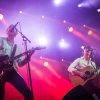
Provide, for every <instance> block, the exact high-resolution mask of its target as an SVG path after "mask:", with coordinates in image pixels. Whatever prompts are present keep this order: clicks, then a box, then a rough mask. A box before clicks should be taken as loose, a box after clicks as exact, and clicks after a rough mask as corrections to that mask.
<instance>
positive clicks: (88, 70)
mask: <svg viewBox="0 0 100 100" xmlns="http://www.w3.org/2000/svg"><path fill="white" fill-rule="evenodd" d="M78 70H79V71H80V72H81V73H83V74H84V76H85V77H81V76H80V75H72V74H71V73H69V79H70V81H71V83H72V84H73V86H75V87H76V86H78V85H82V86H83V85H84V84H85V83H86V82H87V81H89V80H91V79H94V78H96V76H97V75H98V74H99V73H96V72H100V69H98V68H96V69H93V68H92V67H90V66H87V67H85V68H83V69H78Z"/></svg>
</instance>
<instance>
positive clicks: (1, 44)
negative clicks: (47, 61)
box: [0, 25, 34, 100]
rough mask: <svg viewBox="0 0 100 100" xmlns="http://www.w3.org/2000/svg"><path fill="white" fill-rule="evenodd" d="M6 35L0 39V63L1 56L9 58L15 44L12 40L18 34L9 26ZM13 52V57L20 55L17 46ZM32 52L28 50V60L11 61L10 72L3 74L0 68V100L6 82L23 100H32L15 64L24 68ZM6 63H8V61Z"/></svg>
mask: <svg viewBox="0 0 100 100" xmlns="http://www.w3.org/2000/svg"><path fill="white" fill-rule="evenodd" d="M6 33H7V37H0V61H2V60H3V56H5V55H8V57H10V56H11V53H12V50H13V46H14V44H15V43H14V39H15V37H16V35H17V34H18V31H17V29H16V28H15V27H14V25H10V26H9V27H8V28H7V30H6ZM15 51H16V52H15V55H17V54H20V53H21V52H20V48H19V47H18V45H17V47H16V50H15ZM33 52H34V51H31V50H30V52H29V54H28V58H29V59H27V58H26V57H25V58H24V59H22V58H18V59H17V60H16V61H13V65H12V66H11V67H12V70H10V71H8V72H7V71H5V74H4V72H3V70H2V68H0V70H1V71H0V76H2V78H0V100H4V95H5V83H6V82H9V83H11V84H12V85H13V86H14V87H15V88H16V89H17V90H18V91H19V92H20V93H21V94H22V95H23V97H24V100H32V95H31V91H30V89H29V88H28V86H27V85H26V83H25V81H24V79H23V78H22V77H21V76H20V75H19V73H18V70H17V65H16V63H18V66H24V65H25V64H26V63H27V62H28V61H29V60H30V57H31V55H32V54H33ZM7 63H9V61H8V62H7ZM8 65H9V64H8ZM6 67H7V65H6ZM6 73H7V74H6ZM3 75H4V76H3Z"/></svg>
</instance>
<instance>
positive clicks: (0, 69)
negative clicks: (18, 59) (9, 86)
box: [0, 55, 14, 81]
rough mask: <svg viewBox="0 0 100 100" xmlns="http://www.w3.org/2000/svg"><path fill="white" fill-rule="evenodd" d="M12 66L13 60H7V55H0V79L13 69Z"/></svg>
mask: <svg viewBox="0 0 100 100" xmlns="http://www.w3.org/2000/svg"><path fill="white" fill-rule="evenodd" d="M12 66H13V62H12V61H10V62H9V57H8V55H4V56H0V81H1V79H3V78H4V76H5V75H7V74H8V72H9V71H10V70H11V69H14V68H13V67H12Z"/></svg>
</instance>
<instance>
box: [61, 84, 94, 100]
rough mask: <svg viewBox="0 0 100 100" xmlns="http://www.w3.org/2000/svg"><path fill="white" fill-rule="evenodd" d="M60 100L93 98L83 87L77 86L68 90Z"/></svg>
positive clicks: (89, 99) (92, 99) (88, 99)
mask: <svg viewBox="0 0 100 100" xmlns="http://www.w3.org/2000/svg"><path fill="white" fill-rule="evenodd" d="M62 100H94V98H93V96H92V95H90V94H89V93H88V92H87V91H86V90H85V89H84V87H83V86H81V85H78V86H77V87H75V88H73V89H72V90H70V91H69V92H68V93H67V94H66V95H65V96H64V97H63V98H62Z"/></svg>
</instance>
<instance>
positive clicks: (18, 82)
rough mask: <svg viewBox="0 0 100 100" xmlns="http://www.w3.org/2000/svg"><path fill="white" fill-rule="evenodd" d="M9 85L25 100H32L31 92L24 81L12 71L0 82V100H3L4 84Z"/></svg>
mask: <svg viewBox="0 0 100 100" xmlns="http://www.w3.org/2000/svg"><path fill="white" fill-rule="evenodd" d="M6 82H9V83H11V84H12V85H13V86H14V87H15V88H16V89H17V90H18V91H19V92H20V93H21V94H22V95H23V96H24V99H25V100H32V95H31V91H30V90H29V88H28V86H27V85H26V83H25V81H24V79H23V78H22V77H21V76H20V75H19V74H18V73H17V72H16V71H15V70H14V69H13V70H11V71H10V72H8V73H7V74H5V75H4V77H2V78H1V80H0V100H4V94H5V83H6Z"/></svg>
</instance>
